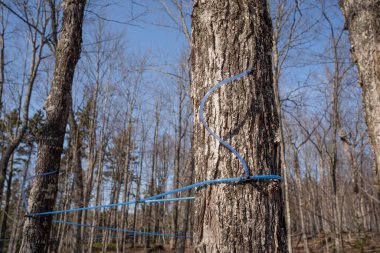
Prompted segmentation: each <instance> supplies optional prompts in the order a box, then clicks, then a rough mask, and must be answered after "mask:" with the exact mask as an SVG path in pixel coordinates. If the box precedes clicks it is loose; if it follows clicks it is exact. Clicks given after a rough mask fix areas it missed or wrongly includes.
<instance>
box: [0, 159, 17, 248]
mask: <svg viewBox="0 0 380 253" xmlns="http://www.w3.org/2000/svg"><path fill="white" fill-rule="evenodd" d="M13 158H14V156H13V154H12V156H11V159H10V164H9V167H10V171H9V176H8V180H7V193H6V197H5V206H4V210H2V211H3V217H2V219H1V230H0V238H6V237H5V234H6V231H7V222H8V216H9V215H10V213H9V204H10V203H9V202H10V200H11V191H12V179H13ZM3 250H4V241H3V240H0V252H3Z"/></svg>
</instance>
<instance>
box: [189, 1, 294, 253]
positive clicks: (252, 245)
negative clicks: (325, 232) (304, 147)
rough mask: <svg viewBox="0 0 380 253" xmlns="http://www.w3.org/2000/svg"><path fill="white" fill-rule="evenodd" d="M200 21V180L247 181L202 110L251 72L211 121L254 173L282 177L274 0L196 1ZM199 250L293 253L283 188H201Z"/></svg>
mask: <svg viewBox="0 0 380 253" xmlns="http://www.w3.org/2000/svg"><path fill="white" fill-rule="evenodd" d="M192 17H193V19H192V25H193V26H192V27H193V28H192V36H193V40H192V52H191V54H192V64H193V75H192V76H193V82H192V83H193V87H192V96H193V99H194V101H193V102H194V115H195V122H194V128H195V129H194V132H195V135H194V137H195V139H194V147H195V150H194V152H195V171H196V181H198V182H199V181H204V180H209V179H216V178H231V177H239V176H243V169H242V167H241V165H240V164H239V161H238V160H237V159H235V157H234V156H233V155H232V154H231V152H229V151H228V150H226V149H225V148H224V147H222V146H221V145H220V144H218V142H217V141H216V140H215V139H214V138H211V136H210V135H209V134H207V133H206V131H205V129H204V127H203V126H202V125H201V124H200V122H199V120H198V115H199V110H198V107H199V102H200V100H201V98H202V97H203V95H204V94H205V93H206V92H207V90H208V89H209V88H211V86H212V85H213V84H215V83H217V82H218V81H220V80H222V79H225V78H227V77H230V76H233V75H236V74H238V73H240V72H242V71H244V70H246V69H248V68H249V66H253V67H254V71H253V72H252V73H251V74H250V75H248V76H246V77H244V78H242V79H240V80H239V81H234V82H233V84H232V85H229V86H226V87H223V88H221V89H220V90H218V92H215V94H214V95H213V96H212V97H211V98H210V99H209V100H208V103H207V104H206V110H205V115H206V119H207V121H208V124H209V126H210V128H211V129H214V131H216V133H217V135H219V136H222V138H224V139H228V141H229V142H230V143H231V144H232V146H234V147H236V148H237V150H238V151H240V152H241V154H242V156H243V157H245V159H246V161H247V163H248V166H249V168H250V172H251V174H252V175H256V174H277V175H281V161H280V142H281V139H280V136H278V133H279V131H280V124H279V120H278V113H277V110H276V108H275V96H274V92H273V79H272V64H271V52H272V24H271V19H270V17H269V13H268V5H267V1H263V0H242V1H236V0H218V1H216V0H209V1H200V0H196V1H195V2H194V8H193V16H192ZM194 245H195V250H196V252H286V251H287V246H286V229H285V219H284V213H283V200H282V192H281V187H280V184H279V183H278V182H274V181H271V182H262V183H252V182H246V183H242V184H219V185H212V186H207V187H204V188H201V189H198V191H197V194H196V200H195V217H194Z"/></svg>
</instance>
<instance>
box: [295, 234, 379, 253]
mask: <svg viewBox="0 0 380 253" xmlns="http://www.w3.org/2000/svg"><path fill="white" fill-rule="evenodd" d="M292 241H293V249H294V248H295V250H294V251H293V252H296V253H301V252H304V249H303V243H302V237H301V235H297V236H295V237H293V240H292ZM326 242H327V244H328V247H329V250H328V251H327V250H326ZM308 245H309V248H310V252H312V253H322V252H323V253H325V252H335V248H334V239H331V238H330V237H328V238H326V237H325V236H323V235H319V236H317V237H315V238H308ZM343 252H349V253H370V252H371V253H372V252H378V253H380V234H379V233H361V234H352V233H351V234H349V233H345V234H343Z"/></svg>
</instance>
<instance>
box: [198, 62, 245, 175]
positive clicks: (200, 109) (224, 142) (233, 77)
mask: <svg viewBox="0 0 380 253" xmlns="http://www.w3.org/2000/svg"><path fill="white" fill-rule="evenodd" d="M252 70H253V69H252V68H249V69H247V70H246V71H244V72H241V73H240V74H237V75H235V76H232V77H230V78H227V79H224V80H222V81H220V82H219V83H217V84H215V85H214V86H213V87H212V88H211V89H209V90H208V91H207V92H206V95H204V97H203V98H202V100H201V104H200V106H199V119H200V121H201V122H202V124H203V126H204V127H205V128H206V130H207V131H208V132H209V133H210V134H211V135H212V136H213V137H214V138H215V139H217V140H218V141H219V142H220V143H221V144H222V145H223V146H225V147H226V148H227V149H228V150H229V151H231V152H232V153H233V154H234V155H235V156H236V157H237V158H238V159H239V161H240V162H241V164H242V165H243V169H244V172H245V175H246V176H247V177H249V176H250V174H249V169H248V165H247V163H246V162H245V160H244V158H243V157H242V156H241V155H240V153H239V152H237V151H236V150H235V149H234V148H233V147H232V146H231V145H230V144H228V143H227V142H226V141H224V140H223V139H222V138H220V137H219V136H218V135H217V134H216V133H215V132H214V131H212V130H211V129H210V127H209V126H208V125H207V123H206V121H205V118H204V116H203V110H204V107H205V103H206V100H207V98H208V97H209V96H210V95H211V93H213V92H214V91H215V90H217V89H219V88H220V87H221V86H222V85H223V84H227V83H229V82H232V81H233V80H236V79H239V78H242V77H243V76H246V75H248V74H250V73H251V72H252Z"/></svg>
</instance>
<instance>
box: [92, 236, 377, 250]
mask: <svg viewBox="0 0 380 253" xmlns="http://www.w3.org/2000/svg"><path fill="white" fill-rule="evenodd" d="M292 241H293V252H295V253H301V252H304V249H303V243H302V238H301V235H296V236H294V237H293V240H292ZM326 242H327V243H328V247H329V250H328V251H327V250H326ZM308 245H309V248H310V252H311V253H322V252H323V253H326V252H335V249H334V241H333V240H331V238H327V241H326V237H324V236H323V235H319V236H317V237H315V238H308ZM343 247H344V251H343V252H346V253H347V252H349V253H376V252H377V253H380V234H378V233H377V234H376V233H362V234H344V235H343ZM164 248H165V251H153V252H152V253H158V252H162V253H175V250H170V247H169V245H164ZM95 252H96V251H95ZM107 252H109V253H116V251H115V250H112V249H110V250H109V251H107ZM127 252H128V253H147V252H148V251H147V250H146V249H144V248H136V249H131V250H129V251H127ZM193 252H194V249H193V248H192V247H189V248H187V249H186V253H193Z"/></svg>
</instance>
